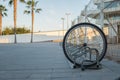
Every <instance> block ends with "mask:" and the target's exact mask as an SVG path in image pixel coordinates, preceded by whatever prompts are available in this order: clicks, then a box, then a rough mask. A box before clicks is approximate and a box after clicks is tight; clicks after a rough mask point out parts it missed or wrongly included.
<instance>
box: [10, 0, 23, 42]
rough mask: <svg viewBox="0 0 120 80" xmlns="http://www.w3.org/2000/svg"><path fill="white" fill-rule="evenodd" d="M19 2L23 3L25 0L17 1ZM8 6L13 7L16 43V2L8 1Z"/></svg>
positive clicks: (13, 0)
mask: <svg viewBox="0 0 120 80" xmlns="http://www.w3.org/2000/svg"><path fill="white" fill-rule="evenodd" d="M19 1H20V2H23V3H24V2H25V0H19ZM9 5H14V11H13V12H14V35H15V40H14V43H17V39H16V25H17V24H16V21H17V0H10V1H9Z"/></svg>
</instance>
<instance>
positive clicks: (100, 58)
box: [62, 23, 107, 66]
mask: <svg viewBox="0 0 120 80" xmlns="http://www.w3.org/2000/svg"><path fill="white" fill-rule="evenodd" d="M82 26H84V27H86V26H89V27H91V28H93V29H95V30H97V31H98V32H99V33H100V36H101V37H102V40H103V43H102V45H103V46H102V47H103V49H102V51H101V54H100V55H99V61H101V60H102V59H103V58H104V56H105V53H106V50H107V40H106V37H105V34H104V33H103V31H102V30H101V29H100V28H99V27H97V26H96V25H94V24H91V23H79V24H76V25H74V26H73V27H71V28H70V29H69V30H68V31H67V32H66V34H65V36H64V39H63V44H62V47H63V52H64V54H65V56H66V58H67V59H68V60H69V61H70V62H71V63H73V64H76V65H78V66H81V63H78V62H75V61H74V60H73V59H72V58H71V57H70V56H69V53H68V51H67V50H66V40H67V38H68V35H70V34H72V33H71V32H72V31H73V30H75V29H77V28H81V27H82ZM96 63H97V62H96V61H94V62H93V63H90V64H87V65H86V66H92V65H95V64H96Z"/></svg>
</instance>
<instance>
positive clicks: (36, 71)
mask: <svg viewBox="0 0 120 80" xmlns="http://www.w3.org/2000/svg"><path fill="white" fill-rule="evenodd" d="M101 63H102V64H103V68H102V69H100V70H89V69H87V70H85V71H81V69H79V68H78V69H72V68H71V67H70V64H69V63H68V61H67V59H66V58H65V56H64V54H63V51H62V48H61V47H60V46H59V43H49V42H48V43H32V44H0V80H115V79H116V78H118V77H120V64H117V63H116V62H113V61H109V60H106V59H104V60H103V61H102V62H101Z"/></svg>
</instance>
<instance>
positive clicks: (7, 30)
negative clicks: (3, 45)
mask: <svg viewBox="0 0 120 80" xmlns="http://www.w3.org/2000/svg"><path fill="white" fill-rule="evenodd" d="M16 32H17V34H24V33H30V29H28V28H26V27H19V28H16ZM2 33H3V34H4V35H10V34H14V28H12V27H6V28H4V30H3V32H2Z"/></svg>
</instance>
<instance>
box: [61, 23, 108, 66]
mask: <svg viewBox="0 0 120 80" xmlns="http://www.w3.org/2000/svg"><path fill="white" fill-rule="evenodd" d="M92 49H95V50H97V51H98V53H99V55H98V60H99V61H101V60H102V59H103V57H104V56H105V53H106V49H107V41H106V37H105V35H104V33H103V31H102V30H101V29H100V28H99V27H97V26H96V25H94V24H91V23H80V24H77V25H74V26H73V27H71V28H70V29H69V30H68V31H67V33H66V34H65V37H64V39H63V51H64V54H65V56H66V57H67V59H68V60H69V61H70V62H72V63H74V64H76V65H79V66H80V65H81V64H82V62H83V61H84V60H91V61H92V62H91V63H87V64H86V66H92V65H95V64H96V63H97V60H96V54H95V52H94V51H92Z"/></svg>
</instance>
